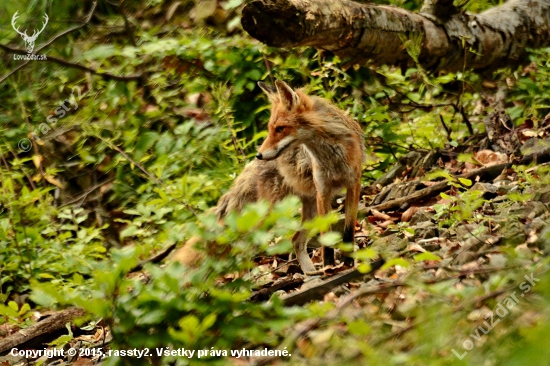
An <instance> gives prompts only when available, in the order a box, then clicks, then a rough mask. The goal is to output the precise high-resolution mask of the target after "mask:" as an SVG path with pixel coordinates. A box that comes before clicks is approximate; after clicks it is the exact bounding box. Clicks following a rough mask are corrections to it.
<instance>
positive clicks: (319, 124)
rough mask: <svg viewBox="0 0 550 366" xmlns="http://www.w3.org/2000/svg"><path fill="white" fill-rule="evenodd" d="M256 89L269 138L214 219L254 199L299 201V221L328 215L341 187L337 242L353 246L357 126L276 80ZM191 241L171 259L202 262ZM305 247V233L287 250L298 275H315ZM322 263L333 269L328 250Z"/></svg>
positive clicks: (360, 150) (359, 158)
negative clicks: (266, 112) (266, 102)
mask: <svg viewBox="0 0 550 366" xmlns="http://www.w3.org/2000/svg"><path fill="white" fill-rule="evenodd" d="M258 85H259V86H260V88H262V90H264V91H265V92H266V93H267V95H268V97H269V99H270V100H271V101H272V103H273V106H272V112H271V119H270V121H269V124H268V131H269V134H268V137H267V138H266V140H265V141H264V143H263V144H262V146H261V147H260V149H259V152H258V155H257V156H256V157H257V158H258V160H254V161H252V162H251V163H249V164H248V165H247V166H246V167H245V169H244V170H243V172H242V173H241V174H240V175H239V176H238V177H237V179H235V182H234V183H233V185H232V186H231V188H230V190H229V191H228V192H227V193H226V194H224V195H223V196H222V197H221V198H220V200H219V201H218V205H217V207H216V209H215V212H216V214H217V216H218V219H219V220H222V219H223V217H224V216H225V215H226V214H227V213H228V212H230V211H232V210H235V211H240V210H242V208H243V207H244V205H245V204H247V203H250V202H255V201H257V200H259V199H265V200H267V201H269V202H271V203H275V202H277V201H279V200H281V199H283V198H284V197H286V196H287V195H289V194H294V195H296V196H298V197H300V199H301V201H302V222H304V221H308V220H311V219H313V218H314V217H315V216H316V215H317V213H319V214H321V215H323V214H326V213H328V212H329V211H330V209H331V207H330V202H331V198H332V196H333V195H334V194H335V193H338V192H339V191H340V190H341V189H342V188H346V189H347V193H346V203H345V213H346V219H345V226H344V235H343V239H344V242H347V243H353V242H354V232H355V230H354V229H355V221H356V219H357V209H358V204H359V192H360V188H361V187H360V178H361V169H362V163H363V161H364V159H365V152H364V150H365V148H364V142H363V139H364V138H363V131H362V130H361V127H360V126H359V124H358V123H357V122H355V121H353V120H352V119H350V118H349V117H348V116H347V115H346V114H344V112H343V111H341V110H339V109H338V108H336V107H335V106H333V105H332V104H330V103H329V102H328V101H326V100H324V99H322V98H317V97H312V96H307V95H305V94H304V93H303V92H302V91H301V90H296V91H294V90H292V89H291V88H290V87H289V86H288V85H287V84H285V83H284V82H282V81H276V83H275V85H276V87H272V86H269V85H267V84H265V83H262V82H260V83H258ZM197 240H198V239H197V238H191V239H190V240H189V241H188V242H187V243H186V244H185V245H184V246H183V247H182V248H181V249H180V250H178V251H177V252H176V253H175V255H174V257H173V259H174V260H176V261H179V262H181V263H182V264H186V265H191V266H194V265H197V264H198V262H199V261H200V259H201V258H202V255H201V253H200V252H198V251H196V250H195V249H194V245H195V243H196V242H197ZM306 242H307V233H306V231H304V230H302V231H299V232H297V233H296V235H294V238H293V246H294V250H295V252H296V255H297V258H298V261H299V263H300V266H301V268H302V270H303V271H304V273H305V274H315V273H317V271H316V268H315V266H314V265H313V262H312V261H311V259H310V258H309V255H308V254H307V247H306ZM323 262H324V264H325V265H331V264H334V251H333V250H332V248H327V247H325V248H323ZM351 264H352V263H351Z"/></svg>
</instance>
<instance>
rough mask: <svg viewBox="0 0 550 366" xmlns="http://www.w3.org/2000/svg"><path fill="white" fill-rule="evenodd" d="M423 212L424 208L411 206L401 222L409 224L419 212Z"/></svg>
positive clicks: (402, 216) (404, 213)
mask: <svg viewBox="0 0 550 366" xmlns="http://www.w3.org/2000/svg"><path fill="white" fill-rule="evenodd" d="M420 210H422V207H415V206H411V207H409V208H408V209H407V210H406V211H405V212H403V214H402V215H401V221H403V222H409V221H411V219H412V217H413V215H414V214H415V213H417V212H418V211H420Z"/></svg>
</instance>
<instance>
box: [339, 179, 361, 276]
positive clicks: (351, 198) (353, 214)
mask: <svg viewBox="0 0 550 366" xmlns="http://www.w3.org/2000/svg"><path fill="white" fill-rule="evenodd" d="M360 194H361V183H360V182H359V183H357V184H356V185H355V186H354V187H350V188H348V189H347V190H346V204H345V211H346V219H345V223H344V235H343V240H344V243H350V244H352V245H355V223H356V221H357V211H358V209H359V196H360ZM352 250H353V249H352ZM342 261H343V262H344V263H345V264H346V265H348V266H351V267H353V266H354V260H353V258H352V257H350V256H347V255H344V253H342Z"/></svg>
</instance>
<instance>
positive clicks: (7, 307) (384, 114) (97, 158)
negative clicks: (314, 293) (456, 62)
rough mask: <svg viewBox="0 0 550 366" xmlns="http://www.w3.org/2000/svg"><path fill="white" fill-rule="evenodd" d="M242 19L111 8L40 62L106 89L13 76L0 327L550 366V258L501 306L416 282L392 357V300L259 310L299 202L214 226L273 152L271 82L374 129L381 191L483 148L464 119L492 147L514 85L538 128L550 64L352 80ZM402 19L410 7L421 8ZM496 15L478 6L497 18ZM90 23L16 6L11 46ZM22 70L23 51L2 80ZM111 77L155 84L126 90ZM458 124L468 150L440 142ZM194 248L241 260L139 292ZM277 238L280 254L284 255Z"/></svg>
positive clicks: (184, 5)
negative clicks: (469, 340) (255, 299)
mask: <svg viewBox="0 0 550 366" xmlns="http://www.w3.org/2000/svg"><path fill="white" fill-rule="evenodd" d="M243 3H244V2H243V1H242V0H228V1H220V2H216V1H210V0H208V1H206V0H205V1H197V2H194V1H179V2H170V1H163V0H149V1H147V2H137V1H129V2H128V1H125V2H121V3H114V2H110V1H99V3H98V6H97V9H96V12H95V14H94V16H93V17H92V18H91V21H90V24H89V25H88V26H87V27H84V28H82V29H79V30H77V31H74V32H71V33H69V34H67V35H65V36H63V37H61V38H60V39H58V40H57V41H55V42H54V43H53V44H52V45H50V46H49V47H47V48H46V49H44V50H42V51H41V53H45V54H47V56H48V57H55V58H59V59H63V60H67V61H69V62H70V63H72V64H78V65H85V66H86V67H89V68H91V69H93V70H96V74H93V73H87V72H83V71H82V70H80V69H78V68H76V67H74V65H73V66H70V65H69V66H68V65H61V64H59V63H56V62H45V61H32V62H30V63H29V64H28V65H26V66H24V67H23V68H22V69H21V70H19V71H17V72H13V73H11V74H10V75H9V77H7V78H3V79H2V83H1V84H0V105H1V106H2V107H1V109H0V155H1V161H0V181H1V189H0V324H4V325H6V324H11V325H12V326H15V327H21V328H24V327H27V326H29V325H31V324H32V323H33V320H32V317H31V315H32V311H34V310H39V309H48V308H53V309H57V308H61V307H64V306H69V305H77V306H80V307H83V308H84V309H86V310H87V311H89V314H90V316H89V318H90V319H95V320H99V319H100V318H101V319H103V322H104V324H106V325H109V326H110V329H111V332H112V335H113V343H112V345H111V346H112V347H113V348H121V349H124V348H134V347H137V348H143V347H171V348H173V349H175V348H180V347H184V348H186V349H208V350H210V349H211V347H214V348H215V349H239V348H242V347H248V348H250V349H254V348H263V347H268V348H271V349H282V348H283V347H288V349H289V350H292V352H291V353H294V355H293V356H292V357H289V358H287V359H284V360H283V362H284V363H288V364H329V363H330V364H332V363H333V362H335V360H338V362H344V364H365V362H368V364H388V363H390V364H407V365H409V364H426V363H430V364H441V365H443V364H445V365H447V364H499V365H500V364H524V363H526V362H528V361H529V362H530V363H532V364H540V363H542V362H543V361H542V360H546V359H547V357H548V352H549V351H548V348H547V347H545V346H543V343H544V342H541V339H543V338H544V337H543V335H544V334H545V333H546V332H547V331H548V327H549V324H550V323H549V322H548V318H547V316H548V311H547V309H548V308H549V307H548V299H549V298H550V297H549V296H548V295H549V291H550V283H549V279H550V277H549V276H548V275H545V273H546V268H548V261H547V259H546V258H541V259H540V261H539V262H538V263H537V265H534V266H532V268H527V269H525V268H522V269H521V270H519V269H518V270H516V271H510V272H507V273H501V274H498V275H494V276H493V277H492V278H491V281H489V282H488V283H489V285H488V286H489V287H491V289H485V290H484V289H480V288H478V287H472V288H468V287H466V288H464V289H462V290H459V289H457V288H454V287H448V286H444V285H439V286H432V287H430V288H426V286H425V285H423V284H421V283H419V282H416V281H415V278H414V272H412V273H413V275H411V276H409V280H410V281H411V284H410V285H411V288H412V290H411V291H412V292H413V293H415V294H418V296H417V300H415V301H413V302H412V303H410V304H408V307H407V308H406V309H405V310H403V309H401V310H402V311H401V312H400V313H399V314H398V315H397V317H398V318H399V317H401V319H399V320H403V319H414V322H415V323H418V324H419V325H418V326H416V327H415V328H414V329H413V330H411V331H409V332H407V333H406V334H404V335H403V337H401V338H398V339H395V340H394V339H388V340H385V337H387V336H388V335H390V334H391V333H392V330H393V329H392V321H393V320H395V319H393V318H392V316H394V315H389V314H390V309H385V308H384V306H383V304H382V303H377V304H376V306H375V307H376V309H377V310H373V308H362V309H356V310H357V311H355V312H343V313H341V314H339V315H338V316H333V315H330V316H328V314H333V313H331V312H330V311H331V310H332V309H333V307H334V305H332V304H331V303H312V304H310V305H308V306H306V307H303V308H285V307H283V306H282V304H281V302H280V301H279V300H278V298H277V297H275V298H274V299H273V300H272V301H271V302H269V303H265V304H255V303H250V302H246V301H245V300H246V299H247V298H248V297H249V295H250V292H251V290H252V288H253V286H254V285H255V284H257V282H258V279H259V278H261V275H262V273H261V270H260V269H259V268H258V267H257V266H255V265H254V262H253V259H254V256H255V255H256V254H257V253H261V252H265V251H267V252H268V254H275V253H283V252H288V251H289V249H290V241H289V240H290V238H291V237H292V234H293V233H294V232H295V231H296V229H297V228H298V227H299V222H298V219H297V217H296V215H297V212H298V207H299V205H298V203H297V201H296V200H295V199H288V200H285V201H284V202H282V203H280V204H279V205H277V207H276V208H275V209H274V210H273V211H271V212H270V213H269V214H268V213H267V212H268V210H267V206H266V205H263V204H255V205H252V206H250V207H248V208H247V211H246V212H245V213H243V215H242V216H237V215H231V216H230V217H229V218H228V219H227V220H226V223H225V226H223V227H221V226H220V225H219V224H218V223H217V222H216V220H215V218H214V217H213V215H212V214H211V213H209V212H208V209H209V208H210V207H212V206H214V205H215V203H216V202H217V200H218V198H219V197H220V196H221V194H222V193H223V192H225V191H226V190H227V188H228V187H229V185H230V184H231V182H232V180H233V179H234V178H235V176H236V175H237V174H238V173H239V172H240V171H241V169H242V168H243V167H244V164H245V163H246V162H247V161H249V160H251V159H252V158H253V156H254V154H255V150H256V146H257V145H258V144H259V143H260V142H261V140H262V139H263V138H264V137H265V135H266V132H265V123H266V121H267V119H268V115H269V105H268V102H267V100H266V99H265V97H264V96H263V95H262V93H260V91H259V90H258V88H257V86H256V83H257V81H259V80H266V81H268V82H269V81H270V80H272V79H273V78H274V79H282V80H285V81H286V82H288V83H289V84H291V85H293V86H302V87H305V88H306V90H307V91H308V92H310V93H313V94H317V95H319V96H322V97H325V98H328V99H331V100H332V101H334V103H335V104H337V105H338V106H339V107H340V108H342V109H344V110H346V111H347V112H348V113H349V114H350V115H351V116H352V117H353V118H355V119H356V120H357V121H359V122H360V124H361V125H362V127H363V129H364V131H365V136H366V139H367V140H366V141H367V145H368V155H369V159H368V163H367V166H366V167H365V171H364V177H363V178H364V182H363V183H364V184H367V183H369V182H372V181H373V180H374V179H375V178H377V177H379V176H381V174H383V172H384V171H385V170H386V169H387V168H388V167H389V166H390V165H391V164H392V163H394V162H395V161H396V159H398V158H399V157H400V156H402V155H403V154H405V153H406V152H408V151H409V150H410V149H411V148H415V149H422V150H430V149H438V148H450V147H453V146H455V147H456V146H459V145H460V144H461V143H462V142H463V141H465V138H466V137H467V136H469V132H468V130H467V129H466V127H465V124H464V121H463V119H462V117H461V114H460V113H457V106H458V107H460V108H463V109H464V111H465V114H466V115H468V116H470V122H472V124H473V126H474V131H475V132H476V133H482V132H483V131H484V126H483V123H482V118H483V117H484V116H486V115H487V114H488V113H489V112H491V110H490V109H485V110H484V111H483V112H482V113H481V114H476V113H477V112H475V109H476V106H477V105H478V104H479V103H482V100H483V98H484V97H486V96H487V95H489V94H494V92H495V91H496V90H495V88H494V85H502V84H503V83H506V82H508V83H509V85H510V94H509V95H511V97H512V99H510V100H509V101H508V102H507V105H506V106H507V108H508V109H507V111H508V112H509V113H510V116H511V117H512V120H513V121H514V123H516V125H520V124H521V123H523V122H524V121H525V120H527V119H531V120H533V121H535V123H537V121H539V120H540V119H542V118H543V117H544V116H545V115H546V114H547V113H548V112H549V111H550V106H549V104H548V98H549V96H550V81H549V79H548V73H549V72H550V65H549V63H548V60H549V57H548V56H549V55H550V49H542V50H538V51H535V52H533V53H532V54H531V59H532V61H533V62H534V63H535V64H536V65H537V70H536V71H531V72H530V71H527V72H524V71H522V69H518V70H510V69H507V70H499V71H497V72H495V73H492V74H490V75H481V76H480V75H477V74H474V73H471V72H467V71H466V72H458V73H441V74H432V75H426V74H425V73H424V72H423V71H422V70H419V69H417V68H409V69H400V68H394V67H381V68H377V69H375V68H367V67H359V65H357V66H352V67H349V68H345V67H344V65H345V64H346V60H339V59H338V58H336V57H333V56H332V55H330V54H327V53H323V52H318V51H316V50H313V49H309V48H298V49H292V50H280V49H272V48H268V47H266V46H264V45H262V44H260V43H259V42H257V41H255V40H254V39H252V38H250V37H249V36H248V35H247V34H246V33H244V32H243V31H242V30H241V29H240V10H241V9H242V6H243ZM393 4H394V5H398V6H403V7H405V8H407V9H411V10H417V9H418V8H419V7H420V5H421V4H420V3H419V2H402V1H395V2H393ZM493 5H496V2H495V3H490V2H475V3H472V4H468V5H467V7H469V9H470V10H473V11H479V10H483V9H485V8H488V7H491V6H493ZM91 7H92V2H63V1H57V0H54V1H40V0H32V1H23V2H15V1H9V2H7V3H5V4H3V6H2V8H0V19H1V20H2V21H1V22H0V24H3V26H2V27H1V28H0V43H1V44H4V45H7V44H10V45H11V46H12V47H15V48H23V42H22V40H21V39H20V37H19V36H18V35H17V34H16V33H15V32H14V31H13V29H12V28H11V25H10V19H11V17H12V15H13V14H14V13H15V11H19V13H20V14H21V17H20V19H19V24H23V26H22V29H24V28H26V27H28V28H30V29H32V28H33V27H37V26H39V25H40V22H41V17H42V14H43V13H47V14H48V15H49V18H50V22H49V24H48V26H47V27H46V29H45V31H44V32H43V33H42V34H41V35H40V36H39V41H37V47H39V46H40V45H41V44H44V43H45V42H46V40H49V39H51V38H52V37H54V36H55V35H56V34H59V33H60V32H62V31H64V30H66V29H68V28H69V27H71V26H74V25H78V24H80V23H79V21H78V19H84V17H85V15H86V14H87V13H88V12H89V11H90V9H91ZM22 63H23V61H14V60H13V55H12V54H11V53H9V52H5V53H4V55H3V56H2V58H1V59H0V77H5V76H7V75H8V74H9V73H10V72H12V71H13V70H14V69H16V68H17V67H21V65H22ZM267 65H269V69H268V68H267ZM97 73H99V74H101V73H109V74H110V75H117V76H123V77H129V76H133V75H140V77H139V78H137V79H135V80H130V79H128V80H115V79H114V78H113V77H110V76H108V75H107V76H106V75H98V74H97ZM484 82H485V84H484ZM71 94H72V96H71ZM71 98H72V99H71ZM66 99H67V100H69V99H70V100H74V101H75V102H76V103H77V108H73V109H71V110H69V111H65V112H66V113H63V116H61V112H62V109H58V107H59V106H60V103H62V102H63V101H65V100H66ZM419 105H422V106H430V109H429V111H426V108H418V106H419ZM66 106H69V103H68V102H67V104H66ZM49 117H54V118H56V119H57V120H56V121H55V122H54V123H53V122H51V121H52V119H51V118H50V119H48V118H49ZM441 120H443V121H444V122H445V123H446V124H447V125H448V126H449V127H450V129H451V131H452V133H451V135H450V136H447V135H446V134H445V132H444V131H443V130H442V129H441V128H440V126H441V122H440V121H441ZM232 135H233V136H235V137H236V139H235V141H236V143H235V141H234V139H233V138H232ZM21 139H29V141H32V149H31V150H30V151H23V150H22V149H21V148H20V147H21V146H20V145H18V144H20V141H21ZM542 183H543V182H539V183H538V184H542ZM189 207H191V208H193V210H194V211H196V212H197V213H198V218H197V217H195V216H194V214H193V212H191V211H190V210H189ZM316 225H321V226H322V225H323V224H322V223H317V224H316ZM194 235H198V236H200V237H201V238H203V239H204V241H215V242H217V243H218V244H220V245H221V246H222V248H223V246H224V245H225V246H226V247H227V246H230V250H231V254H230V255H229V256H227V257H225V258H224V259H222V260H220V259H209V258H207V259H206V260H205V261H204V263H203V264H202V265H201V267H200V268H199V269H198V270H196V271H190V270H188V269H184V268H182V267H181V266H179V265H178V264H170V265H168V266H167V267H164V268H160V267H159V266H157V265H151V264H150V265H147V266H146V267H145V268H144V272H145V273H146V280H145V281H144V280H143V278H142V277H135V276H133V277H128V276H126V275H127V274H128V272H130V271H131V269H132V268H134V267H135V266H136V265H137V263H139V261H140V260H143V259H146V258H148V257H150V256H151V255H153V254H155V253H157V252H159V251H161V250H163V249H164V248H167V247H168V246H170V245H172V244H179V243H182V242H184V241H185V240H187V239H189V238H190V237H192V236H194ZM275 239H276V242H277V245H275V246H270V247H268V246H267V244H268V243H269V242H270V241H272V240H275ZM222 251H223V250H222ZM243 270H246V271H247V275H246V276H244V277H243V278H239V279H237V280H235V281H231V282H224V281H220V278H221V276H222V275H224V274H227V273H231V272H237V271H243ZM526 270H527V272H529V273H530V272H532V271H535V273H537V276H540V278H541V282H540V283H538V284H537V286H536V288H535V289H534V294H533V296H532V300H527V299H526V301H525V302H522V303H521V304H520V305H519V306H518V311H517V312H515V313H513V314H512V315H510V316H509V317H507V318H505V319H504V320H503V321H502V324H501V325H499V328H498V329H495V330H494V331H492V332H491V333H489V334H488V335H486V336H484V338H483V341H482V342H481V343H480V344H479V345H477V344H476V347H475V348H474V349H473V350H472V351H471V352H470V353H469V354H468V356H467V357H466V358H465V359H463V360H459V359H458V358H456V357H455V356H454V355H453V353H452V352H451V351H450V350H451V349H452V348H456V349H459V348H460V347H461V344H462V343H461V342H462V341H463V340H464V339H465V338H466V337H468V334H469V332H471V331H472V330H473V329H475V327H474V326H473V325H472V324H471V323H470V322H468V321H467V316H468V314H469V313H470V312H471V311H472V309H474V308H475V304H474V303H473V302H472V301H471V299H474V298H476V297H479V296H483V294H484V293H485V292H484V291H490V290H494V289H495V288H499V287H501V286H512V285H518V284H519V283H520V282H521V281H522V278H523V275H524V274H526V273H527V272H526ZM260 281H261V280H260ZM425 293H429V294H430V296H424V294H425ZM29 294H30V297H28V295H29ZM449 299H451V301H450V300H449ZM2 304H3V305H2ZM494 305H496V304H494ZM373 307H374V305H373ZM528 311H532V312H535V314H536V318H535V320H533V321H527V320H525V321H523V320H521V319H522V316H524V314H526V312H528ZM308 319H310V320H311V319H317V320H319V319H321V321H322V322H324V327H323V328H322V329H323V330H322V331H318V333H316V334H313V335H310V341H309V343H308V344H307V345H306V346H304V345H302V346H300V347H299V349H296V344H295V339H293V338H292V336H289V329H291V327H292V326H293V325H294V324H296V323H297V322H300V321H304V320H308ZM518 319H520V321H517V320H518ZM88 320H89V319H88ZM107 362H108V364H117V363H126V364H132V365H134V364H136V363H139V362H143V363H145V362H146V361H144V360H136V359H118V358H111V359H109V360H108V361H107ZM162 362H163V364H174V363H175V364H178V365H185V364H198V363H205V364H228V363H229V361H228V360H227V359H226V358H217V357H211V358H206V359H202V360H196V359H194V360H186V359H185V358H181V357H179V358H178V357H172V358H170V357H168V358H164V359H163V361H162ZM171 362H173V363H171Z"/></svg>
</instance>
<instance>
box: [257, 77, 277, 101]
mask: <svg viewBox="0 0 550 366" xmlns="http://www.w3.org/2000/svg"><path fill="white" fill-rule="evenodd" d="M258 86H259V87H260V88H262V90H263V91H264V93H266V94H267V96H268V97H270V98H271V97H272V96H273V95H274V94H276V93H277V89H275V87H274V86H273V85H269V84H266V83H264V82H263V81H258Z"/></svg>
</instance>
